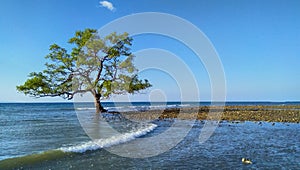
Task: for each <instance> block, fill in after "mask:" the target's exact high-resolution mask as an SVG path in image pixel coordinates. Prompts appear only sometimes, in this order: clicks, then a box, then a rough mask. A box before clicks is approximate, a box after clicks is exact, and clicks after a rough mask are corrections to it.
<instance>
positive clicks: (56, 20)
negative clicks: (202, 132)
mask: <svg viewBox="0 0 300 170" xmlns="http://www.w3.org/2000/svg"><path fill="white" fill-rule="evenodd" d="M99 2H100V1H97V0H91V1H83V0H73V1H58V0H49V1H41V0H26V1H22V0H3V1H1V5H0V42H1V46H0V78H1V84H0V94H1V95H0V102H23V101H33V102H35V101H63V100H62V99H60V98H44V99H38V100H37V99H33V98H30V97H27V96H24V95H23V94H19V93H17V92H16V89H15V86H16V85H20V84H22V83H24V81H25V80H26V78H27V75H28V73H30V72H33V71H41V70H42V69H43V68H44V67H43V64H44V63H45V61H46V60H45V59H44V56H45V55H47V53H48V52H49V51H48V48H49V45H51V44H53V43H57V44H59V45H61V46H63V47H66V48H70V46H69V45H68V44H67V43H66V42H67V40H68V39H69V38H70V37H72V36H73V34H74V32H75V31H76V30H82V29H85V28H95V29H98V28H100V27H102V26H103V25H105V24H107V23H109V22H111V21H113V20H114V19H117V18H119V17H122V16H125V15H129V14H134V13H139V12H163V13H169V14H173V15H176V16H179V17H181V18H184V19H186V20H188V21H189V22H191V23H193V24H194V25H196V26H197V27H198V28H199V29H200V30H202V31H203V32H204V33H205V34H206V36H207V37H208V38H209V39H210V41H211V42H212V43H213V45H214V46H215V48H216V50H217V52H218V54H219V57H220V59H221V61H222V63H223V67H224V71H225V75H226V83H227V96H226V97H227V99H228V100H231V101H240V100H242V101H245V100H246V101H249V100H250V101H288V100H289V101H295V100H299V99H300V90H299V87H300V67H299V63H300V20H299V18H300V1H297V0H295V1H289V0H288V1H282V0H280V1H277V0H270V1H268V0H264V1H258V0H257V1H256V0H248V1H246V0H241V1H234V0H232V1H231V0H224V1H214V0H210V1H201V0H189V1H183V0H176V1H174V0H151V1H150V0H119V1H117V0H111V1H110V2H111V3H112V5H113V9H112V8H111V9H112V10H110V9H108V8H105V7H102V6H101V4H100V3H99ZM179 47H182V44H180V43H179V42H176V41H174V40H170V39H168V38H165V37H160V36H154V35H144V36H137V37H135V38H134V44H133V50H134V51H135V50H141V49H144V48H162V49H166V50H169V51H171V52H173V53H174V54H176V55H178V56H180V57H181V58H182V59H183V60H184V61H186V63H187V64H188V65H189V67H190V69H191V70H192V72H193V73H194V75H195V76H196V79H197V82H198V84H199V88H200V89H199V90H200V94H201V99H202V100H209V99H210V92H209V91H210V84H209V76H208V74H207V73H206V70H205V69H204V67H203V65H201V63H197V64H195V62H194V61H193V59H191V58H192V57H190V56H193V55H194V54H193V53H192V52H191V51H189V50H188V49H184V47H182V48H179ZM179 49H180V50H179ZM187 56H189V57H187ZM141 76H142V77H146V78H148V79H149V80H150V81H151V82H152V84H153V85H154V86H153V88H152V89H161V90H162V91H164V93H166V96H167V98H168V100H179V95H178V92H177V91H178V87H177V86H176V84H174V80H172V79H171V78H168V77H167V75H165V74H163V73H160V72H155V71H152V72H151V71H150V72H148V73H142V74H141ZM190 93H193V92H190ZM134 99H136V100H145V99H147V95H138V96H136V97H135V98H134Z"/></svg>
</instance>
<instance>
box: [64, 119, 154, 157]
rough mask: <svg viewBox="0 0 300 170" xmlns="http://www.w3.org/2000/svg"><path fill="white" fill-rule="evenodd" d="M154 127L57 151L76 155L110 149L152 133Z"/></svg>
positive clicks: (150, 125) (151, 125) (150, 126)
mask: <svg viewBox="0 0 300 170" xmlns="http://www.w3.org/2000/svg"><path fill="white" fill-rule="evenodd" d="M156 127H157V125H156V124H149V126H148V127H145V128H143V129H139V130H137V131H132V132H127V133H123V134H120V135H116V136H112V137H110V138H106V139H96V140H94V141H89V142H86V143H83V144H79V145H76V146H70V147H62V148H59V150H61V151H63V152H76V153H84V152H86V151H93V150H98V149H101V148H105V147H110V146H113V145H117V144H121V143H125V142H128V141H131V140H133V139H135V138H137V137H140V136H143V135H146V134H147V133H149V132H151V131H153V130H154V129H155V128H156Z"/></svg>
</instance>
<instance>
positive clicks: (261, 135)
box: [0, 104, 300, 169]
mask: <svg viewBox="0 0 300 170" xmlns="http://www.w3.org/2000/svg"><path fill="white" fill-rule="evenodd" d="M8 107H9V108H8ZM86 110H88V109H86ZM86 110H85V111H86ZM0 118H1V119H0V125H1V134H0V135H1V138H0V140H1V146H0V147H1V148H0V149H1V152H0V158H1V159H2V160H3V159H6V158H12V157H19V156H21V157H19V158H13V159H11V162H9V161H8V160H7V159H6V160H4V161H2V164H1V161H0V169H2V168H3V167H4V166H3V162H5V161H6V164H7V163H17V162H25V164H19V165H20V166H22V167H23V168H31V169H41V168H42V169H49V168H50V169H99V168H102V169H104V168H105V169H116V168H118V169H119V168H121V169H125V168H137V169H138V168H153V169H158V168H160V169H170V168H172V169H174V168H176V169H186V168H198V169H199V168H203V169H204V168H209V169H217V168H218V169H219V168H222V169H257V168H267V169H271V168H272V169H273V168H275V169H299V168H300V140H299V139H300V133H299V130H300V125H299V124H294V123H275V125H273V124H272V123H266V122H262V123H261V124H260V123H255V122H226V121H224V122H221V123H220V124H219V125H218V128H217V129H216V131H215V132H214V133H213V135H212V136H211V137H210V138H209V140H207V141H206V142H205V143H203V144H200V143H199V140H198V137H199V134H200V133H201V130H202V129H203V128H202V127H203V125H204V123H205V122H204V121H196V122H195V124H193V122H192V121H190V122H189V123H188V125H187V126H177V127H176V128H178V132H180V130H182V129H185V128H191V127H192V128H191V130H190V131H189V133H188V135H187V136H186V137H185V138H184V139H183V140H182V141H181V142H180V143H179V144H178V145H176V146H175V147H174V148H172V149H171V150H169V151H167V152H165V153H163V154H160V155H158V156H154V157H150V158H143V159H141V158H126V157H120V156H118V155H115V154H112V153H110V152H108V151H107V150H106V148H105V147H104V148H99V147H98V148H94V149H93V148H92V147H91V146H92V144H90V145H88V146H86V147H85V150H83V151H82V150H81V152H66V153H63V152H62V151H61V150H59V152H58V151H57V149H59V148H70V147H74V146H82V144H87V143H88V142H89V141H90V139H89V137H88V136H87V135H86V134H85V132H84V130H83V129H82V127H81V126H80V124H79V121H78V119H77V116H76V113H75V111H74V109H73V105H72V104H24V106H22V107H21V106H19V105H13V104H12V105H10V106H7V104H6V106H3V105H1V107H0ZM114 120H116V119H114ZM127 123H128V122H127ZM151 123H152V124H155V125H157V127H156V128H154V129H152V130H151V131H149V132H147V133H145V135H142V136H139V137H138V136H136V137H137V138H149V137H152V136H157V135H159V134H163V133H164V132H165V131H166V130H168V129H169V128H170V126H172V125H173V124H174V120H165V121H158V120H154V121H153V122H151ZM111 124H114V122H111ZM118 125H120V126H119V128H120V129H121V130H122V129H123V130H124V131H123V132H122V133H126V132H130V130H131V128H132V127H134V126H130V127H128V129H126V128H124V127H122V126H123V125H122V123H116V124H114V126H115V127H117V128H118ZM185 125H186V124H185ZM135 127H138V128H142V127H139V125H136V126H135ZM174 135H176V134H174ZM170 137H171V136H165V138H170ZM134 141H135V140H134V139H133V140H128V141H127V142H126V143H125V144H128V143H132V142H134ZM88 144H89V143H88ZM125 144H122V143H121V142H120V143H118V144H117V146H122V145H125ZM88 148H90V150H89V149H88ZM158 148H159V146H157V147H153V148H148V149H151V150H156V149H158ZM49 150H50V151H51V152H50V153H49ZM43 151H48V152H47V153H43ZM74 151H75V150H74ZM38 153H42V154H38ZM30 154H35V156H34V157H33V158H30V157H29V156H26V155H30ZM243 157H245V158H249V159H251V161H252V162H253V164H251V165H244V164H242V162H241V159H242V158H243ZM1 165H2V166H3V167H2V168H1Z"/></svg>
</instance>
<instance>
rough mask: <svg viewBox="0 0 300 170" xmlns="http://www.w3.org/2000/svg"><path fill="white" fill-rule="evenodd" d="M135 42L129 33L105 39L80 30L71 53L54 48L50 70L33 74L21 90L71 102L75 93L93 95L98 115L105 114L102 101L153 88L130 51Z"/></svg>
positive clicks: (72, 39)
mask: <svg viewBox="0 0 300 170" xmlns="http://www.w3.org/2000/svg"><path fill="white" fill-rule="evenodd" d="M132 40H133V39H132V38H131V37H129V35H128V33H123V34H117V33H116V32H113V33H111V34H110V35H107V36H105V37H103V38H102V37H100V35H98V34H97V31H96V30H94V29H85V30H84V31H77V32H76V33H75V36H74V37H73V38H71V39H69V41H68V43H70V44H72V45H74V48H72V50H71V53H68V52H67V50H66V49H65V48H62V47H60V46H59V45H57V44H53V45H51V46H50V49H49V50H50V53H49V54H48V55H47V56H46V57H45V58H46V59H47V60H48V62H46V63H45V67H46V69H45V70H43V71H41V72H33V73H30V74H29V78H28V79H27V81H26V82H25V83H24V84H23V85H20V86H17V90H18V91H19V92H23V93H24V94H25V95H29V96H33V97H46V96H51V97H55V96H60V97H63V98H64V99H69V100H70V99H73V97H74V95H75V94H79V93H81V94H82V93H86V92H90V93H91V94H92V95H93V96H94V98H95V106H96V109H97V112H101V111H105V109H104V108H103V107H102V106H101V103H100V100H103V99H107V98H109V97H110V96H111V95H112V94H125V93H131V94H133V93H136V92H139V91H140V90H143V89H146V88H148V87H151V84H150V83H149V81H148V80H147V79H145V80H141V79H139V78H138V75H137V72H138V70H137V69H136V68H135V66H134V64H133V60H134V57H135V56H134V55H133V54H132V53H131V48H130V47H131V46H132Z"/></svg>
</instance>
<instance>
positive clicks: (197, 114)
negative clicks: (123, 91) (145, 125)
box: [109, 105, 300, 123]
mask: <svg viewBox="0 0 300 170" xmlns="http://www.w3.org/2000/svg"><path fill="white" fill-rule="evenodd" d="M109 113H118V112H109ZM120 114H122V115H124V116H125V117H126V118H128V119H131V120H137V121H141V120H142V121H143V120H144V121H147V120H155V119H159V120H163V119H175V118H177V119H184V120H194V119H197V120H219V121H254V122H256V121H265V122H290V123H299V122H300V105H272V106H265V105H256V106H239V105H237V106H224V108H223V107H220V106H200V107H183V108H167V109H151V110H145V111H130V112H120Z"/></svg>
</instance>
